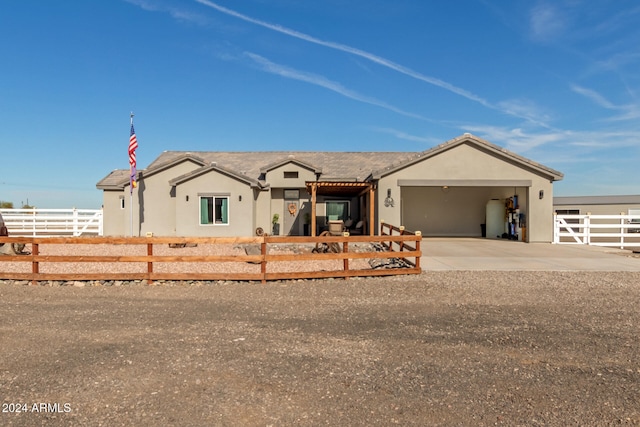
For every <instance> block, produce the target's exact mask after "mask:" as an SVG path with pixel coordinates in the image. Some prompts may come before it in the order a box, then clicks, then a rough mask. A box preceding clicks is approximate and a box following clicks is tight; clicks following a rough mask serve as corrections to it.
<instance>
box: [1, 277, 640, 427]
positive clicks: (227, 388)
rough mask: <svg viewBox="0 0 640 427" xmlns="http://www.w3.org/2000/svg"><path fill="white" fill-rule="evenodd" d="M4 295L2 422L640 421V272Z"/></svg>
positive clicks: (64, 289) (22, 290) (33, 289)
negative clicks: (639, 339)
mask: <svg viewBox="0 0 640 427" xmlns="http://www.w3.org/2000/svg"><path fill="white" fill-rule="evenodd" d="M76 285H77V286H24V285H18V284H15V283H11V282H2V283H0V343H1V345H0V398H1V399H0V400H1V401H2V413H0V425H4V426H36V425H46V426H52V425H53V426H56V425H60V426H62V425H64V426H69V425H83V426H101V425H104V426H119V425H122V426H131V425H136V426H147V425H149V426H151V425H153V426H159V425H167V426H174V425H175V426H178V425H179V426H204V425H207V426H271V425H273V426H283V425H303V426H319V425H332V426H337V425H345V426H346V425H351V426H355V425H381V426H382V425H384V426H388V425H394V424H397V425H403V426H407V425H416V426H418V425H420V426H424V425H433V426H437V425H442V426H452V425H474V426H489V425H505V426H506V425H508V426H517V425H522V426H525V425H526V426H542V425H553V426H555V425H558V426H566V425H590V426H591V425H640V356H639V355H640V342H639V341H638V336H639V331H640V310H639V307H640V273H593V272H591V273H586V272H566V273H559V272H548V273H545V272H430V273H425V274H423V275H420V276H407V277H393V278H371V279H355V280H354V279H351V280H346V281H345V280H320V281H295V282H275V283H268V284H266V285H262V284H259V283H228V282H224V283H210V284H209V283H205V284H201V283H195V284H194V283H174V284H172V285H170V286H166V285H165V286H146V285H141V284H125V285H123V286H115V285H112V286H104V285H100V286H97V285H95V284H91V283H88V284H86V285H85V286H80V285H82V284H80V283H78V284H76Z"/></svg>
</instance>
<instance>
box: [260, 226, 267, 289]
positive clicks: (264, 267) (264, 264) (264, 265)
mask: <svg viewBox="0 0 640 427" xmlns="http://www.w3.org/2000/svg"><path fill="white" fill-rule="evenodd" d="M260 255H261V256H262V260H261V261H260V274H261V275H262V281H261V282H262V283H267V241H266V237H265V236H262V242H261V243H260Z"/></svg>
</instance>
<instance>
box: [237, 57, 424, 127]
mask: <svg viewBox="0 0 640 427" xmlns="http://www.w3.org/2000/svg"><path fill="white" fill-rule="evenodd" d="M245 55H246V56H247V57H248V58H250V59H251V60H252V61H253V62H254V63H256V64H258V65H259V66H260V68H261V69H262V70H264V71H267V72H269V73H272V74H276V75H279V76H282V77H286V78H288V79H293V80H299V81H303V82H307V83H310V84H313V85H316V86H321V87H324V88H325V89H329V90H332V91H334V92H336V93H339V94H340V95H342V96H346V97H347V98H351V99H354V100H356V101H360V102H364V103H365V104H370V105H375V106H377V107H381V108H384V109H387V110H390V111H393V112H395V113H398V114H401V115H403V116H407V117H412V118H414V119H419V120H425V121H428V120H429V119H427V118H426V117H423V116H421V115H419V114H415V113H411V112H408V111H404V110H401V109H400V108H397V107H394V106H393V105H390V104H387V103H386V102H384V101H380V100H377V99H375V98H371V97H368V96H364V95H361V94H359V93H357V92H355V91H352V90H350V89H347V88H345V87H344V86H342V85H341V84H340V83H337V82H334V81H331V80H329V79H327V78H326V77H323V76H320V75H317V74H313V73H308V72H304V71H299V70H295V69H293V68H290V67H287V66H284V65H280V64H276V63H274V62H271V61H269V60H268V59H267V58H264V57H262V56H260V55H257V54H255V53H251V52H245Z"/></svg>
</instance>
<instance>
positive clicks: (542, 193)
mask: <svg viewBox="0 0 640 427" xmlns="http://www.w3.org/2000/svg"><path fill="white" fill-rule="evenodd" d="M538 198H539V199H540V200H542V199H543V198H544V190H540V192H539V193H538Z"/></svg>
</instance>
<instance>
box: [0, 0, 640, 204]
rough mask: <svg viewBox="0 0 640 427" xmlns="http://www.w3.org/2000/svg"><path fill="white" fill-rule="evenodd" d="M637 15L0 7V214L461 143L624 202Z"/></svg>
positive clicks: (409, 4)
mask: <svg viewBox="0 0 640 427" xmlns="http://www.w3.org/2000/svg"><path fill="white" fill-rule="evenodd" d="M638 22H640V3H638V2H637V0H610V1H608V0H588V1H586V0H585V1H581V0H555V1H551V0H549V1H535V0H526V1H525V0H511V1H503V0H460V1H423V0H350V1H344V0H323V1H315V2H312V1H296V0H237V1H230V0H216V1H209V0H179V1H178V0H72V1H65V2H56V1H50V0H8V1H4V2H2V5H1V6H0V37H1V39H2V40H3V42H2V43H0V57H1V58H2V64H3V66H2V79H0V141H2V145H1V147H2V151H1V152H0V161H1V166H0V200H3V201H10V202H13V203H14V205H15V206H16V207H19V206H20V205H21V204H22V203H27V201H28V203H30V204H32V205H36V206H37V207H41V208H70V207H74V206H75V207H78V208H99V207H100V205H101V203H102V198H101V197H102V196H101V192H100V191H99V190H97V189H96V188H95V185H96V183H97V182H98V181H99V180H100V179H102V178H103V177H105V176H106V175H107V174H108V173H109V172H110V171H112V170H113V169H126V168H128V157H127V145H128V138H129V113H130V112H131V111H133V112H134V113H135V118H134V120H135V127H136V134H137V136H138V142H139V145H140V148H139V149H138V151H137V158H138V168H139V169H142V168H144V167H146V166H147V165H148V164H149V163H150V162H151V161H153V160H154V159H155V158H156V157H157V156H158V155H159V154H160V153H161V152H162V151H164V150H184V151H215V150H222V151H232V150H238V151H255V150H301V151H309V150H328V151H422V150H426V149H428V148H431V147H433V146H435V145H437V144H440V143H442V142H445V141H447V140H449V139H452V138H454V137H457V136H459V135H461V134H463V133H464V132H470V133H472V134H474V135H477V136H480V137H482V138H485V139H487V140H489V141H491V142H493V143H495V144H498V145H500V146H503V147H505V148H507V149H509V150H511V151H514V152H516V153H518V154H520V155H522V156H525V157H528V158H530V159H532V160H534V161H537V162H540V163H542V164H544V165H546V166H549V167H552V168H554V169H557V170H559V171H561V172H563V173H564V174H565V178H564V180H563V181H560V182H558V183H557V184H556V186H555V194H556V195H562V196H568V195H605V194H640V172H638V169H639V167H640V139H639V137H638V135H640V132H639V130H640V26H638V25H637V23H638Z"/></svg>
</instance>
